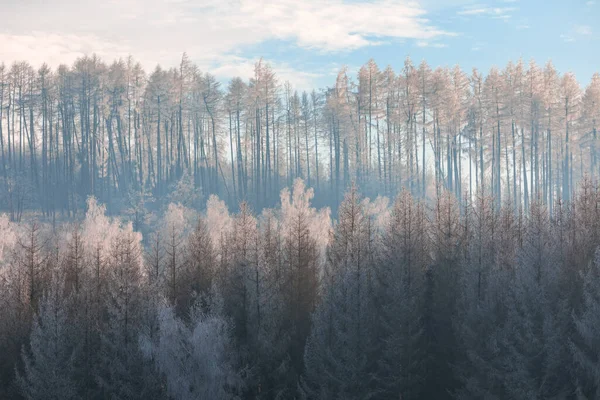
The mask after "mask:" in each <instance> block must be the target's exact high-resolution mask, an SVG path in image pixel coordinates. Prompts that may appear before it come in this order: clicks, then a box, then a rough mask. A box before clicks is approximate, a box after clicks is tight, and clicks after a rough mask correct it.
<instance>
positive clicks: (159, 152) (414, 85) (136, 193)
mask: <svg viewBox="0 0 600 400" xmlns="http://www.w3.org/2000/svg"><path fill="white" fill-rule="evenodd" d="M353 78H354V79H353ZM223 86H224V85H222V84H221V82H219V81H218V80H217V79H216V78H215V77H214V76H212V75H210V73H203V72H201V71H199V70H198V68H197V66H196V65H195V64H193V63H192V62H191V61H190V59H189V58H188V57H187V55H185V54H184V55H183V57H182V59H181V63H180V64H179V65H178V66H177V67H174V68H170V69H162V68H161V67H157V68H156V69H155V70H154V71H151V72H148V73H147V72H145V71H144V70H143V69H142V67H141V66H140V64H139V63H137V62H136V61H135V60H134V59H133V58H131V57H129V58H127V59H126V60H117V61H114V62H113V63H112V64H107V63H105V62H103V61H102V60H100V59H99V58H98V57H96V56H89V57H87V56H86V57H82V58H80V59H78V60H77V61H76V62H75V63H74V64H73V65H72V66H70V67H69V66H65V65H61V66H59V67H58V68H57V69H55V70H51V69H50V68H49V67H48V66H46V65H43V66H42V67H40V68H39V69H34V68H33V67H32V66H31V65H30V64H28V63H27V62H17V63H13V64H12V65H10V66H5V65H1V66H0V178H1V179H2V182H1V184H2V193H3V194H4V196H3V198H2V199H1V201H2V203H1V206H2V208H3V209H4V210H5V211H7V212H9V214H10V216H11V218H12V219H13V220H19V219H20V217H21V215H22V214H23V212H25V211H27V210H31V209H36V210H40V211H41V212H42V213H43V214H45V215H46V216H52V217H54V216H55V215H56V213H57V212H58V213H61V214H62V215H66V216H72V215H73V214H74V213H75V212H77V210H81V209H83V208H84V205H85V199H86V198H87V196H89V195H93V196H95V197H97V198H98V199H100V200H101V201H103V202H104V203H106V204H107V207H108V209H109V212H115V213H116V212H118V211H123V210H125V209H128V208H129V209H130V208H136V207H140V205H141V204H146V203H151V200H152V199H154V198H156V199H163V198H169V199H171V200H173V199H174V200H177V201H182V202H187V203H188V204H190V205H194V204H195V206H196V207H197V208H199V206H198V204H199V203H198V201H199V199H200V198H201V197H203V198H204V199H207V198H208V197H209V195H210V194H216V195H219V196H220V197H222V198H223V199H224V200H225V201H226V202H227V204H228V205H229V206H231V207H237V204H238V203H239V202H240V201H247V202H248V204H250V205H252V206H253V207H254V208H255V209H257V210H258V209H262V207H265V206H273V205H274V204H276V203H277V201H278V194H279V191H280V190H281V189H282V188H283V187H285V186H291V185H292V183H293V180H294V179H295V178H297V177H301V178H303V179H304V180H305V181H306V183H307V185H308V186H310V187H314V188H315V189H316V193H317V198H316V201H317V202H318V203H319V204H327V205H331V206H333V207H334V208H335V207H337V204H339V201H340V200H341V198H342V195H341V194H342V193H343V192H344V190H345V188H347V187H348V186H349V184H350V182H352V181H355V182H356V183H357V185H358V186H359V187H360V188H361V189H362V190H363V191H364V192H365V193H367V194H375V193H378V192H381V193H386V194H388V195H394V194H395V193H397V192H398V191H399V190H400V189H401V188H402V187H406V188H408V189H409V190H410V192H411V193H412V194H413V195H415V196H419V197H424V198H428V199H433V198H435V197H436V196H437V195H438V194H439V193H440V191H441V190H449V191H451V192H453V193H455V194H456V195H457V196H458V197H459V198H461V199H462V198H463V197H464V194H465V193H467V194H468V197H469V198H470V199H474V198H475V196H477V195H482V196H486V195H491V196H493V197H494V198H495V199H496V203H497V204H500V203H501V202H503V201H510V202H511V203H512V204H513V205H514V206H515V207H517V208H518V207H523V208H524V209H526V210H527V209H528V208H529V206H530V204H531V203H532V202H534V201H538V200H539V201H542V202H543V203H544V204H547V205H548V206H549V208H550V210H552V209H553V207H554V205H555V202H556V200H557V199H564V200H568V199H570V198H571V196H572V192H573V188H574V186H575V183H576V182H577V181H578V180H579V179H581V178H582V176H583V174H584V172H585V171H590V174H591V176H592V177H596V176H597V175H598V173H599V172H600V166H599V163H598V155H597V121H598V119H599V116H600V75H598V74H595V75H594V76H593V77H592V80H591V82H590V83H589V84H588V85H587V87H585V88H582V87H581V86H580V85H579V84H578V82H577V81H576V79H575V77H574V75H573V74H571V73H565V74H562V75H561V74H560V73H559V72H557V71H556V70H555V68H554V67H553V66H552V64H551V63H548V64H546V66H544V67H543V68H542V67H539V66H538V65H536V64H535V62H533V61H532V62H530V63H529V65H524V63H523V62H522V61H518V62H517V63H516V64H515V63H512V62H511V63H508V64H507V65H506V67H505V68H504V69H502V70H499V69H497V68H492V69H491V70H490V71H488V73H487V74H483V73H482V72H480V71H477V70H476V69H474V70H473V71H472V72H471V73H466V72H464V71H463V70H462V69H461V68H460V67H458V66H456V67H453V68H443V67H438V68H436V69H434V70H432V69H431V68H430V67H429V66H428V65H427V63H426V62H424V61H423V62H422V63H420V64H419V65H418V66H416V65H414V64H413V62H412V61H411V60H410V59H407V60H406V61H405V63H404V66H403V67H402V68H401V69H400V71H398V72H395V71H394V70H393V69H392V68H391V67H387V68H386V69H385V70H380V69H379V68H378V66H377V65H376V64H375V62H374V61H372V60H371V61H369V62H368V63H367V64H366V65H364V66H363V67H362V68H360V70H359V71H358V73H357V75H356V77H351V76H349V75H348V72H347V70H346V69H342V70H341V71H340V72H339V74H338V76H337V78H336V81H335V82H334V83H333V85H332V86H331V87H329V88H325V89H323V90H319V91H316V90H314V91H312V92H310V93H307V92H303V93H298V92H297V91H295V90H293V88H292V87H291V85H290V84H289V83H288V82H280V81H279V80H278V79H277V76H276V74H275V73H274V71H273V69H272V68H271V67H270V66H269V64H267V63H265V62H264V61H262V60H261V61H259V62H257V63H256V66H255V71H254V76H253V77H251V78H250V79H249V80H247V81H246V80H242V79H241V78H234V79H232V80H231V81H230V82H229V84H228V85H226V87H223ZM199 193H201V195H202V196H200V195H198V194H199Z"/></svg>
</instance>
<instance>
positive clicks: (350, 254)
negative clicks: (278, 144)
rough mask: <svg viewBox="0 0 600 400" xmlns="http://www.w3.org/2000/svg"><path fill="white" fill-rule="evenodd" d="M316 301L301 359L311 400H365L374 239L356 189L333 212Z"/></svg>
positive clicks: (354, 187) (371, 322)
mask: <svg viewBox="0 0 600 400" xmlns="http://www.w3.org/2000/svg"><path fill="white" fill-rule="evenodd" d="M338 215H339V222H338V224H337V225H336V226H335V228H334V232H333V237H332V240H331V244H330V248H329V252H328V253H329V255H328V263H327V269H326V273H325V276H324V277H325V280H324V282H323V285H322V288H321V299H320V303H319V305H318V306H317V308H316V310H315V313H314V314H313V325H312V330H311V334H310V336H309V338H308V341H307V344H306V350H305V355H304V360H305V365H306V375H305V376H306V385H304V387H305V390H306V392H307V393H308V394H309V395H310V397H311V398H346V399H361V398H368V397H369V396H370V395H372V394H373V392H372V391H371V390H372V389H371V387H370V386H371V385H370V380H369V379H368V375H369V367H370V366H371V365H370V363H371V362H372V360H371V359H370V357H369V356H370V353H371V352H372V348H373V343H372V338H373V332H372V329H373V322H374V318H373V316H374V313H373V304H372V300H373V293H372V290H373V282H372V276H371V269H372V261H373V255H372V254H370V252H371V242H372V240H373V233H372V227H371V220H370V218H369V216H368V215H367V214H366V212H365V205H364V204H363V203H362V202H361V199H360V196H359V195H358V191H357V188H356V186H353V187H352V188H351V189H350V190H349V191H348V193H347V194H346V196H345V198H344V201H343V202H342V204H341V205H340V208H339V210H338Z"/></svg>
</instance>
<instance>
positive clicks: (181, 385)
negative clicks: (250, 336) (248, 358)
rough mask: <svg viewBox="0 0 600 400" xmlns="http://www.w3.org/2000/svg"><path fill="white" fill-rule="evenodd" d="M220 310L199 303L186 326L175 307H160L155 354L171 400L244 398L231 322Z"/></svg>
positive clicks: (164, 305)
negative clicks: (158, 335) (172, 399)
mask: <svg viewBox="0 0 600 400" xmlns="http://www.w3.org/2000/svg"><path fill="white" fill-rule="evenodd" d="M217 303H218V301H217ZM218 308H219V307H218V306H217V305H215V304H212V306H211V307H209V311H204V310H206V309H207V307H206V306H205V305H202V304H200V302H198V303H197V304H196V305H195V307H194V308H193V310H192V313H191V317H190V321H189V323H186V322H185V321H183V320H181V319H179V318H178V317H177V316H176V315H175V312H174V310H173V308H172V307H170V306H168V305H166V304H164V302H163V304H161V305H160V307H159V310H158V314H159V324H160V339H159V340H158V344H157V346H156V348H155V349H154V353H155V360H156V366H157V368H158V370H159V371H160V373H161V374H162V375H163V376H164V377H165V384H166V391H167V394H168V395H169V396H170V397H171V398H174V399H181V400H186V399H190V400H191V399H194V400H196V399H215V400H221V399H238V398H240V397H239V394H240V390H241V389H242V388H243V386H244V379H243V371H241V370H239V369H238V368H239V367H238V365H237V354H236V351H235V347H234V341H233V337H232V332H231V328H230V325H229V320H228V319H226V318H225V317H223V316H222V315H221V314H220V313H219V312H218V311H217V310H215V309H218Z"/></svg>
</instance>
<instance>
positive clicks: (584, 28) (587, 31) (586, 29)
mask: <svg viewBox="0 0 600 400" xmlns="http://www.w3.org/2000/svg"><path fill="white" fill-rule="evenodd" d="M575 33H576V34H578V35H582V36H590V35H591V34H592V27H591V26H589V25H577V26H575Z"/></svg>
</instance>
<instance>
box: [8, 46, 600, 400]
mask: <svg viewBox="0 0 600 400" xmlns="http://www.w3.org/2000/svg"><path fill="white" fill-rule="evenodd" d="M221 85H222V83H221V82H219V81H218V80H217V79H216V78H215V77H214V76H212V75H210V74H209V73H201V72H200V71H199V70H198V68H197V67H196V66H195V65H194V64H193V63H192V62H191V61H190V60H189V58H188V57H187V55H185V54H184V55H183V57H182V59H181V63H180V65H179V66H178V67H177V68H171V69H168V70H164V69H162V68H161V67H157V68H156V69H155V70H154V71H153V72H151V73H150V74H146V73H145V72H144V71H143V69H142V67H141V65H140V64H138V63H136V62H135V61H134V60H133V58H131V57H130V58H128V59H126V60H117V61H115V62H113V63H112V64H110V65H108V64H105V63H104V62H103V61H102V60H100V59H99V58H98V57H96V56H89V57H87V56H86V57H82V58H80V59H78V60H77V61H76V62H75V64H74V65H73V66H71V67H69V66H66V65H61V66H59V67H58V68H57V69H56V70H52V69H50V68H49V67H48V66H46V65H43V66H42V67H40V68H39V69H37V70H36V69H34V68H33V67H32V66H31V65H29V64H28V63H27V62H17V63H13V64H12V65H11V66H9V67H6V66H4V64H0V305H1V306H0V354H2V357H0V398H2V399H4V398H6V399H49V400H52V399H56V400H58V399H61V400H62V399H140V400H141V399H150V400H151V399H173V400H175V399H177V400H179V399H182V400H187V399H190V400H191V399H216V400H218V399H240V400H241V399H298V400H299V399H306V400H309V399H319V400H325V399H357V400H358V399H377V400H378V399H402V400H407V399H490V400H491V399H523V400H525V399H574V400H582V399H597V398H600V374H599V373H598V370H599V363H600V252H599V251H597V248H598V245H599V244H600V186H599V182H598V174H600V169H599V165H598V159H597V150H596V143H597V138H596V119H597V118H598V117H600V74H595V75H594V76H593V77H592V80H591V82H590V83H589V84H588V85H587V86H586V87H585V88H582V87H581V86H580V85H579V83H578V82H577V81H576V79H575V77H574V75H573V74H571V73H564V74H560V73H559V72H558V71H556V70H555V68H554V67H553V66H552V64H551V63H548V64H546V65H545V66H544V67H543V68H541V67H538V66H537V65H536V64H535V62H533V61H532V62H530V63H529V64H528V65H527V66H525V65H524V64H523V62H522V61H520V60H519V61H518V62H517V63H515V64H514V63H508V64H507V66H506V67H505V68H504V69H502V70H499V69H496V68H492V69H491V70H490V71H489V72H488V73H487V74H483V73H481V72H479V71H477V70H475V69H474V70H473V71H472V73H471V74H466V73H465V72H463V71H462V70H461V68H460V67H459V66H456V67H453V68H445V67H439V68H436V69H431V68H430V67H429V66H428V65H427V64H426V63H425V62H422V63H421V64H419V66H415V65H413V63H412V61H411V60H410V59H406V61H405V63H404V66H403V68H402V70H401V72H400V73H398V74H396V73H395V72H394V71H393V69H392V68H391V67H387V68H386V69H385V70H383V71H381V70H380V69H379V68H378V66H377V65H376V64H375V63H374V62H373V61H369V62H368V63H367V64H366V65H364V66H363V67H361V68H360V69H359V71H358V73H357V76H356V81H355V80H353V78H352V77H351V76H349V72H348V69H346V68H343V69H342V70H341V71H340V72H339V73H338V74H337V77H336V79H335V82H334V85H333V86H332V87H329V88H326V89H324V90H319V91H317V90H314V91H312V92H310V93H307V92H303V93H298V92H297V91H295V90H293V88H292V87H291V85H290V84H289V83H287V82H283V83H281V82H278V79H277V77H276V74H275V73H274V72H273V69H272V68H271V67H270V66H269V64H268V63H266V62H265V61H264V60H260V61H258V62H257V63H256V65H255V73H254V76H253V77H252V78H251V79H249V80H248V81H247V82H246V81H244V80H242V79H241V78H235V79H233V80H231V81H230V82H229V83H228V85H227V87H226V88H225V89H223V88H222V87H221Z"/></svg>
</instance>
